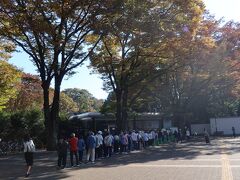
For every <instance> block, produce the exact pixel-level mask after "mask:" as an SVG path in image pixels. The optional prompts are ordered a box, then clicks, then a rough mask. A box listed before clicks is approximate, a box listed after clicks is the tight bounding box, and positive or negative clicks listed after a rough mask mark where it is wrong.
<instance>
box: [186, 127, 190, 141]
mask: <svg viewBox="0 0 240 180" xmlns="http://www.w3.org/2000/svg"><path fill="white" fill-rule="evenodd" d="M186 137H187V140H190V131H189V129H187V130H186Z"/></svg>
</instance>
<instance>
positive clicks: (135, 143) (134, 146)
mask: <svg viewBox="0 0 240 180" xmlns="http://www.w3.org/2000/svg"><path fill="white" fill-rule="evenodd" d="M137 137H138V135H137V133H136V132H135V130H133V131H132V134H131V138H132V142H133V148H134V150H137V143H138V139H137Z"/></svg>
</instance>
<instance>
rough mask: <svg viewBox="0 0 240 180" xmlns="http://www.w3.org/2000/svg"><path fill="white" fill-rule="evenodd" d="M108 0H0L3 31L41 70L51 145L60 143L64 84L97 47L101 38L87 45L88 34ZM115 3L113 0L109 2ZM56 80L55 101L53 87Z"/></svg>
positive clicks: (45, 113)
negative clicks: (62, 84)
mask: <svg viewBox="0 0 240 180" xmlns="http://www.w3.org/2000/svg"><path fill="white" fill-rule="evenodd" d="M108 3H109V2H108V1H104V2H102V1H87V0H83V1H78V0H61V1H59V0H54V1H50V0H47V1H45V0H40V1H39V0H31V1H25V0H24V1H18V0H13V1H8V0H3V1H2V2H1V4H0V30H1V31H0V34H1V35H3V36H4V37H6V38H8V39H9V40H11V41H12V42H14V43H15V44H16V45H17V46H19V47H21V48H22V49H23V50H24V51H25V52H26V53H27V54H28V55H29V56H30V58H31V60H32V61H33V63H34V65H35V66H36V67H37V70H38V72H39V75H40V78H41V81H42V84H41V86H42V88H43V97H44V105H43V108H44V118H45V125H46V128H47V140H48V142H47V149H48V150H54V149H55V145H56V139H57V134H56V129H57V128H56V122H57V121H58V115H59V98H60V86H61V83H62V80H63V78H64V77H65V76H67V75H70V74H72V73H73V72H74V69H75V68H76V67H77V66H79V65H81V64H82V63H83V62H84V61H85V60H86V59H87V58H88V56H89V54H90V53H91V52H92V51H93V49H94V47H95V45H96V44H97V43H98V41H99V39H96V40H95V41H94V42H92V44H88V45H87V46H85V47H84V48H83V46H84V45H86V38H87V36H89V35H91V34H93V29H94V27H95V26H96V25H97V24H98V22H99V21H100V20H101V16H100V14H99V12H100V11H101V10H102V8H101V7H102V6H103V5H108ZM109 4H110V5H111V3H109ZM52 80H54V97H53V103H52V104H51V106H50V103H49V87H50V84H51V82H52Z"/></svg>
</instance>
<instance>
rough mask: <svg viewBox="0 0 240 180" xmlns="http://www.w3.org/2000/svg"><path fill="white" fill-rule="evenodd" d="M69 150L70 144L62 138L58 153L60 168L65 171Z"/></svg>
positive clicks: (58, 144)
mask: <svg viewBox="0 0 240 180" xmlns="http://www.w3.org/2000/svg"><path fill="white" fill-rule="evenodd" d="M67 149H68V142H67V141H66V140H65V139H63V138H60V139H59V141H58V143H57V153H58V167H59V168H61V169H64V168H65V167H66V160H67Z"/></svg>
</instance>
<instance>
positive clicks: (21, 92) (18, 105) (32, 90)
mask: <svg viewBox="0 0 240 180" xmlns="http://www.w3.org/2000/svg"><path fill="white" fill-rule="evenodd" d="M42 104H43V97H42V87H41V80H40V79H39V77H38V76H36V75H31V74H25V73H23V75H22V77H21V82H20V83H19V85H18V88H17V95H16V98H14V99H11V100H10V101H9V103H8V111H13V112H14V111H19V110H22V111H24V110H27V109H32V108H33V107H35V108H36V109H42Z"/></svg>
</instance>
